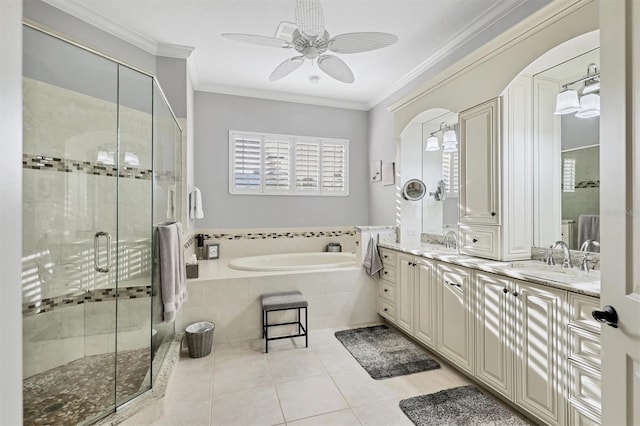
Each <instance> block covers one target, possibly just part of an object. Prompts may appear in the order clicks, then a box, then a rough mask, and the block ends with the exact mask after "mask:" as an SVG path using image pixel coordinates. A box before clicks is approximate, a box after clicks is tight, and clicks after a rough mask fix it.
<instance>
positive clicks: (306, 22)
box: [296, 0, 324, 39]
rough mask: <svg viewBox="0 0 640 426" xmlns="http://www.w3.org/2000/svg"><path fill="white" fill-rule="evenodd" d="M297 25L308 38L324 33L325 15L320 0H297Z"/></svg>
mask: <svg viewBox="0 0 640 426" xmlns="http://www.w3.org/2000/svg"><path fill="white" fill-rule="evenodd" d="M296 26H297V27H298V31H300V34H302V35H303V36H304V37H305V38H307V39H315V38H317V37H320V36H322V35H323V34H324V16H323V14H322V6H321V5H320V1H318V0H296Z"/></svg>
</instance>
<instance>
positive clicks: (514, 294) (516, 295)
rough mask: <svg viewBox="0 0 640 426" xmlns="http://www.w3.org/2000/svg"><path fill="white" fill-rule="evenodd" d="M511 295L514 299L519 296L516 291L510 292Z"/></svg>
mask: <svg viewBox="0 0 640 426" xmlns="http://www.w3.org/2000/svg"><path fill="white" fill-rule="evenodd" d="M511 294H513V296H514V297H518V296H519V295H520V293H518V292H517V291H513V292H511Z"/></svg>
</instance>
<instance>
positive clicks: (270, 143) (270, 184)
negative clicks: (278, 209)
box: [264, 139, 291, 192]
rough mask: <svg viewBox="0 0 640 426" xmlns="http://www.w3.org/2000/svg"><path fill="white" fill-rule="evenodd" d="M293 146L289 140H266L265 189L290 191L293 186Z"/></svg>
mask: <svg viewBox="0 0 640 426" xmlns="http://www.w3.org/2000/svg"><path fill="white" fill-rule="evenodd" d="M290 152H291V147H290V145H289V141H282V140H277V139H265V140H264V189H265V191H266V192H269V191H289V188H290V187H291V183H290V182H291V180H290V175H291V173H290V171H291V154H290Z"/></svg>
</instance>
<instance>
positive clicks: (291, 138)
mask: <svg viewBox="0 0 640 426" xmlns="http://www.w3.org/2000/svg"><path fill="white" fill-rule="evenodd" d="M239 138H250V139H259V140H260V170H259V180H260V185H259V187H258V188H256V189H241V188H236V184H235V176H234V170H235V141H236V139H239ZM267 139H270V140H274V139H275V140H278V141H288V142H289V190H288V191H283V190H267V189H266V188H265V179H264V172H265V159H266V155H265V149H264V144H265V140H267ZM298 143H312V144H317V145H318V156H319V162H318V189H317V190H311V191H310V190H298V189H297V188H296V145H297V144H298ZM325 143H326V144H329V145H342V146H344V157H345V158H344V189H343V191H327V190H324V187H323V178H322V170H323V164H322V150H323V145H324V144H325ZM228 146H229V161H228V169H229V181H228V183H229V194H231V195H267V196H268V195H276V196H298V197H305V196H311V197H346V196H348V195H349V180H350V179H349V140H348V139H337V138H325V137H312V136H298V135H284V134H277V133H262V132H245V131H241V130H229V145H228Z"/></svg>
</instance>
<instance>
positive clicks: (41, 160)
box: [22, 154, 153, 180]
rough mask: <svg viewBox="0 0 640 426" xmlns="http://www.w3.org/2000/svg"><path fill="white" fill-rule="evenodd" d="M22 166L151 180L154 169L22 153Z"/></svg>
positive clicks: (34, 168) (25, 167)
mask: <svg viewBox="0 0 640 426" xmlns="http://www.w3.org/2000/svg"><path fill="white" fill-rule="evenodd" d="M22 168H24V169H33V170H40V169H44V170H51V171H55V172H64V173H87V174H90V175H96V176H110V177H115V176H119V177H121V178H131V179H146V180H150V179H151V177H152V175H153V171H152V170H149V169H140V168H136V167H127V166H123V167H121V168H120V172H118V168H117V167H115V166H111V165H105V164H102V163H99V162H93V161H81V160H71V159H65V158H57V157H47V156H46V155H32V154H22Z"/></svg>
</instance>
